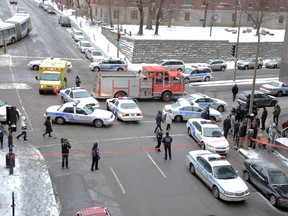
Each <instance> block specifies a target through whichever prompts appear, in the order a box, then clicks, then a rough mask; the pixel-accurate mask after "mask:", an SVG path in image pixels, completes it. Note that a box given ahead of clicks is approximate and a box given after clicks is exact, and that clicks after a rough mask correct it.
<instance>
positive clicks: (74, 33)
mask: <svg viewBox="0 0 288 216" xmlns="http://www.w3.org/2000/svg"><path fill="white" fill-rule="evenodd" d="M71 29H72V33H71V35H72V38H73V40H74V41H75V42H78V41H79V40H83V39H84V35H83V33H82V31H79V30H77V29H75V28H71Z"/></svg>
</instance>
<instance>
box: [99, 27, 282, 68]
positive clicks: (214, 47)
mask: <svg viewBox="0 0 288 216" xmlns="http://www.w3.org/2000/svg"><path fill="white" fill-rule="evenodd" d="M102 34H103V35H104V36H105V37H106V38H107V39H108V40H109V41H110V42H111V43H113V44H114V45H115V46H116V45H117V41H116V38H117V34H116V32H115V31H111V29H108V28H106V27H102ZM232 44H233V43H230V42H229V41H200V40H198V41H195V40H134V39H133V38H131V37H129V36H128V35H127V36H125V35H122V36H121V40H120V52H121V53H123V54H124V55H125V56H126V57H127V59H129V61H130V62H132V63H155V62H156V61H158V60H160V59H181V60H183V61H184V62H187V63H192V62H195V63H196V62H206V61H207V60H208V59H213V58H222V59H224V60H231V59H233V57H232V56H231V45H232ZM282 45H283V43H282V42H263V43H261V44H260V52H259V56H260V57H262V58H271V57H279V56H281V54H282ZM256 49H257V43H240V44H239V55H238V56H239V58H242V57H252V56H255V55H256Z"/></svg>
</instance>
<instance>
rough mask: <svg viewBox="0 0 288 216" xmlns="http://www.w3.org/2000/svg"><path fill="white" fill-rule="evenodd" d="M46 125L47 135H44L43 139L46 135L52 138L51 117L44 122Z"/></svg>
mask: <svg viewBox="0 0 288 216" xmlns="http://www.w3.org/2000/svg"><path fill="white" fill-rule="evenodd" d="M44 125H45V127H46V129H45V133H44V134H43V137H45V135H46V134H49V137H52V136H51V132H52V131H53V130H52V120H51V117H50V116H47V118H46V120H45V122H44Z"/></svg>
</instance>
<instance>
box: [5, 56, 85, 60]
mask: <svg viewBox="0 0 288 216" xmlns="http://www.w3.org/2000/svg"><path fill="white" fill-rule="evenodd" d="M50 57H51V56H42V57H41V56H11V58H17V59H18V58H22V59H45V58H50ZM55 58H56V57H55ZM63 59H67V60H73V61H80V60H83V59H79V58H63Z"/></svg>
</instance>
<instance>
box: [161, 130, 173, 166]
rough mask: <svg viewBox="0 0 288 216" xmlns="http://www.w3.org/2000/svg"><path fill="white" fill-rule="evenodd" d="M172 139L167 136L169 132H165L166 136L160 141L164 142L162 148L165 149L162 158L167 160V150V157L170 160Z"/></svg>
mask: <svg viewBox="0 0 288 216" xmlns="http://www.w3.org/2000/svg"><path fill="white" fill-rule="evenodd" d="M172 141H173V139H172V137H170V136H169V132H166V136H165V137H164V138H163V139H162V142H163V143H164V149H165V157H164V160H167V151H168V154H169V159H170V160H171V143H172Z"/></svg>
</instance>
